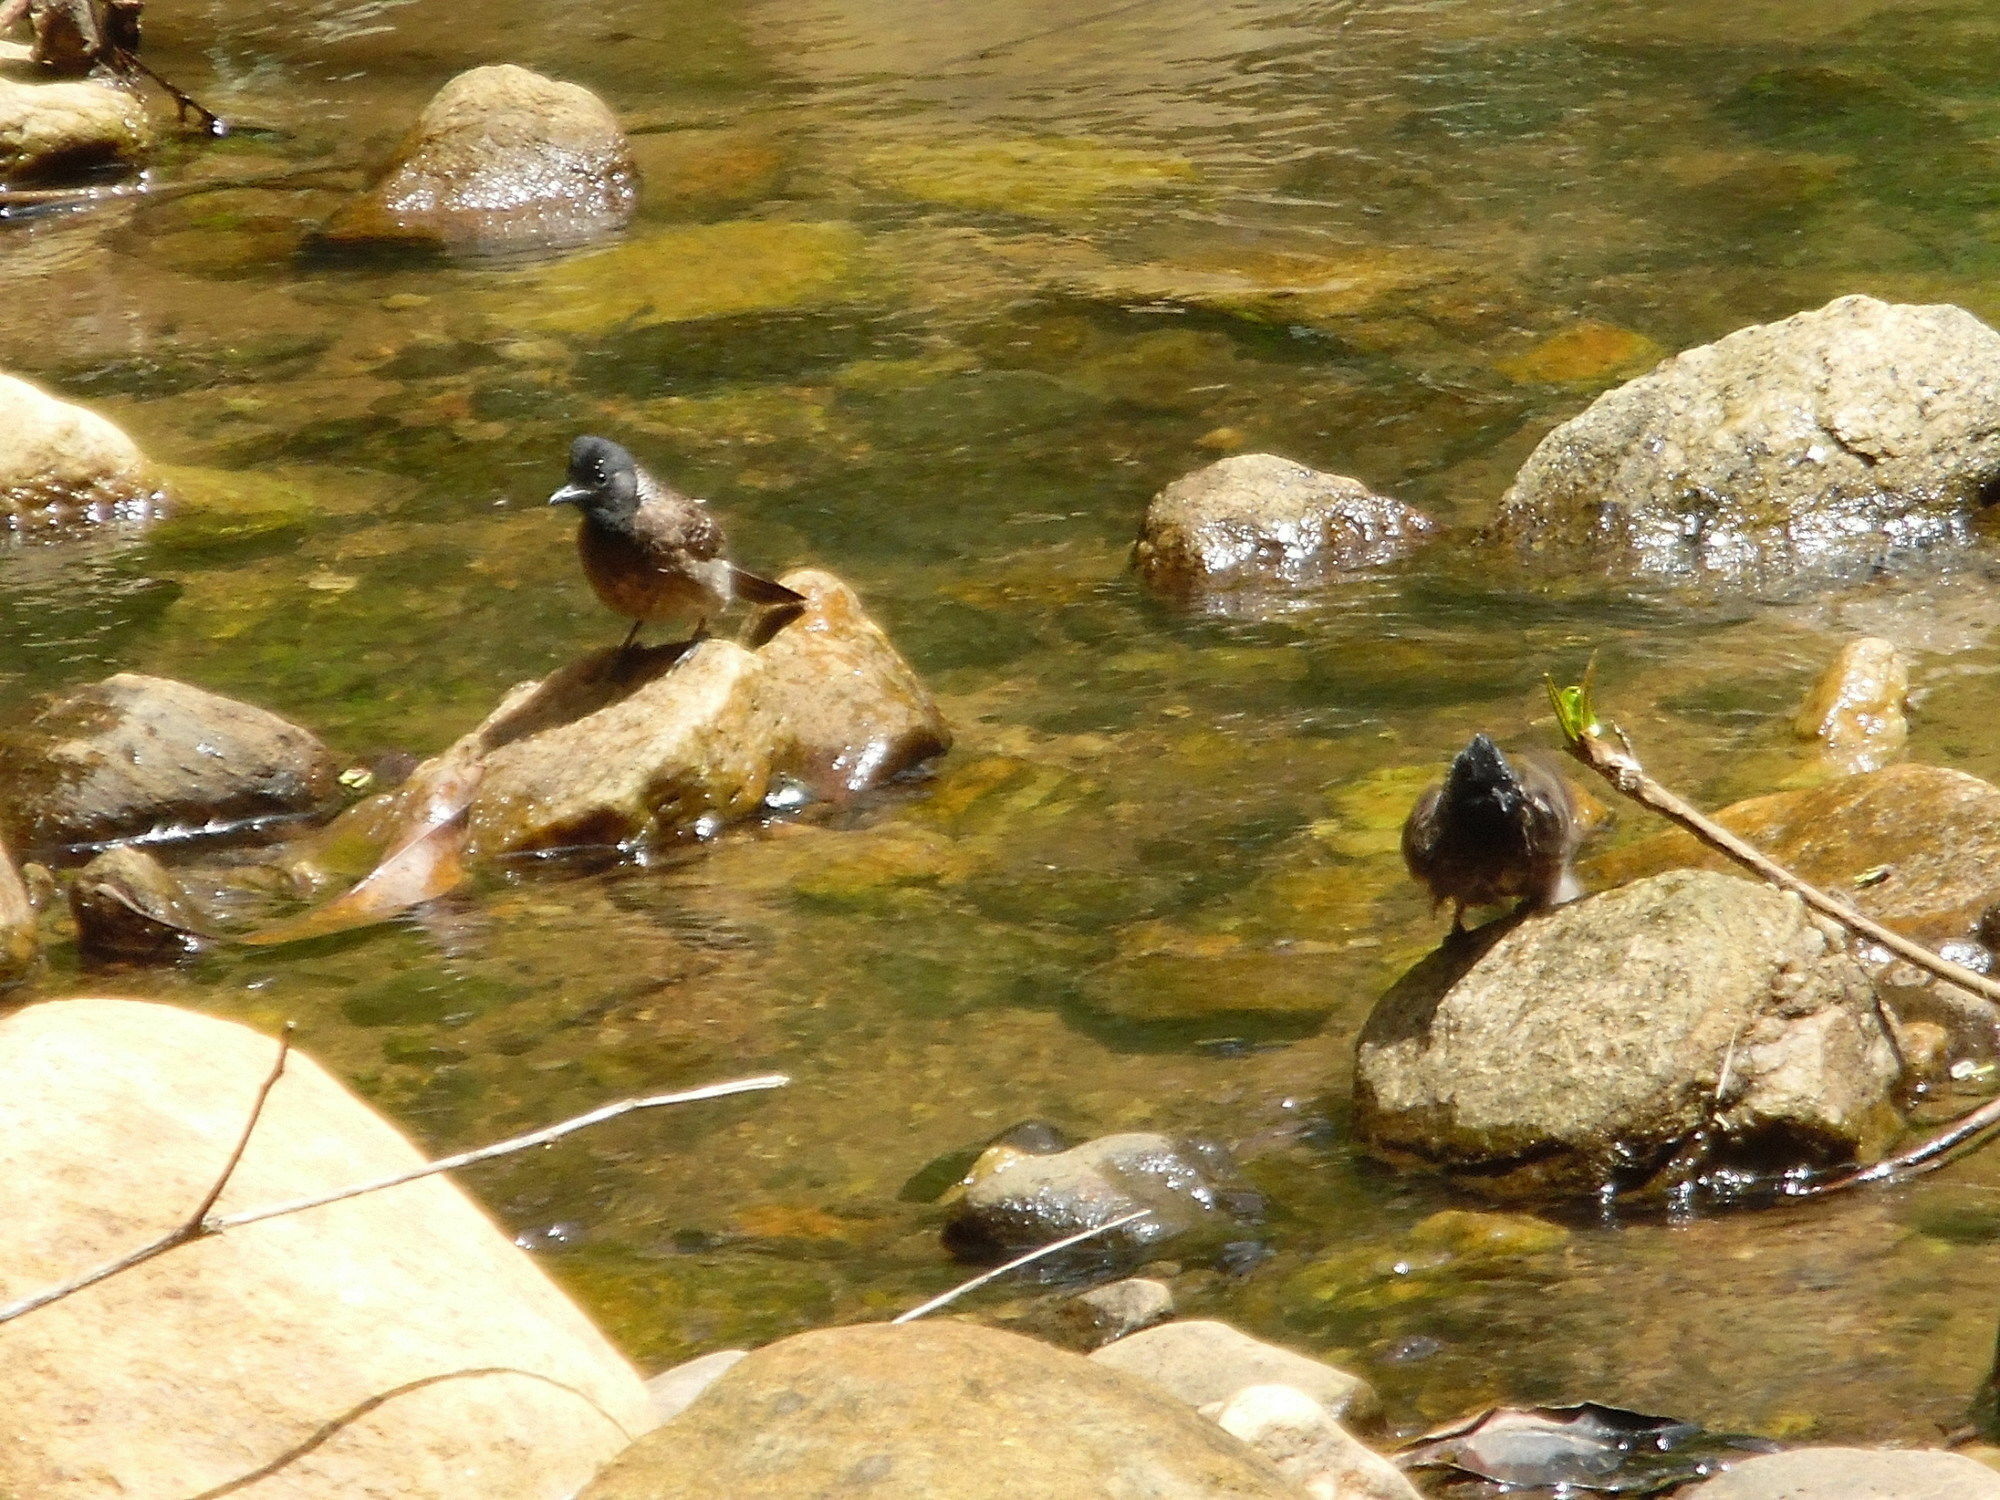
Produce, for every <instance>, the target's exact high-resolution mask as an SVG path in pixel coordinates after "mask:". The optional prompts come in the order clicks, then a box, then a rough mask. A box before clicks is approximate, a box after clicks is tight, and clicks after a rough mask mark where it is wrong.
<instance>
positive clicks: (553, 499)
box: [549, 484, 590, 505]
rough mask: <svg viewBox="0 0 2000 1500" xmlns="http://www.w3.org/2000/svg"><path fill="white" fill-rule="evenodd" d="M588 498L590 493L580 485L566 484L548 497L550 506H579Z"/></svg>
mask: <svg viewBox="0 0 2000 1500" xmlns="http://www.w3.org/2000/svg"><path fill="white" fill-rule="evenodd" d="M589 497H590V491H589V490H587V489H585V488H583V486H582V485H577V484H566V485H564V486H563V487H562V488H561V489H559V490H557V491H556V492H555V493H554V494H553V495H551V496H549V504H551V505H581V504H582V503H583V502H584V501H585V500H587V499H588V498H589Z"/></svg>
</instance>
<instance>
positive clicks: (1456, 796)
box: [1403, 734, 1583, 935]
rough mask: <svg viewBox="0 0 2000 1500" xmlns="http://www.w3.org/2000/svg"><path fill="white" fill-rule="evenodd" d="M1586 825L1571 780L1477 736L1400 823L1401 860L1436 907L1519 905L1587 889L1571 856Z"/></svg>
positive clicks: (1460, 921) (1457, 911)
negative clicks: (1514, 757) (1517, 759)
mask: <svg viewBox="0 0 2000 1500" xmlns="http://www.w3.org/2000/svg"><path fill="white" fill-rule="evenodd" d="M1581 838H1582V830H1581V828H1580V826H1579V819H1578V817H1577V810H1576V798H1575V796H1574V795H1573V794H1572V793H1571V792H1570V789H1569V783H1568V782H1567V781H1565V780H1563V778H1562V777H1561V775H1559V774H1558V773H1557V772H1555V771H1552V770H1550V769H1548V767H1546V766H1541V765H1537V764H1535V762H1533V761H1531V760H1523V761H1521V762H1520V763H1519V764H1518V765H1516V764H1514V763H1513V762H1510V761H1509V760H1508V759H1507V757H1506V756H1505V755H1502V754H1501V753H1500V747H1499V746H1498V745H1496V744H1494V743H1493V741H1492V740H1490V739H1488V738H1487V737H1486V736H1485V735H1483V734H1475V735H1474V736H1473V737H1472V740H1471V743H1469V744H1468V745H1467V746H1466V747H1465V748H1464V749H1463V750H1461V751H1459V752H1458V754H1457V755H1456V756H1455V757H1454V758H1453V760H1452V763H1451V769H1450V770H1449V771H1447V772H1446V773H1445V778H1444V780H1443V781H1441V782H1439V783H1438V784H1437V785H1436V786H1434V787H1432V788H1431V789H1430V790H1429V791H1427V792H1425V793H1424V794H1423V796H1421V797H1419V798H1418V799H1417V805H1416V806H1415V807H1414V808H1412V809H1411V810H1410V816H1409V821H1407V822H1406V823H1404V824H1403V863H1404V864H1406V865H1408V866H1409V868H1410V874H1411V875H1412V876H1414V877H1415V878H1416V879H1417V880H1418V881H1419V882H1421V883H1422V884H1423V886H1424V887H1425V888H1426V889H1427V890H1429V891H1430V893H1431V900H1432V902H1433V903H1435V904H1438V905H1442V904H1443V903H1444V902H1446V901H1450V902H1452V903H1453V905H1454V910H1453V913H1452V922H1451V930H1452V933H1453V935H1456V934H1458V933H1460V932H1463V931H1464V930H1465V909H1466V907H1468V906H1490V905H1493V904H1494V903H1496V902H1500V901H1507V900H1512V899H1515V898H1519V899H1520V901H1521V903H1522V907H1523V909H1529V908H1534V907H1541V906H1560V905H1561V904H1562V903H1563V902H1565V901H1573V900H1575V899H1576V898H1577V897H1578V896H1581V895H1582V894H1583V887H1582V886H1580V885H1578V884H1577V879H1576V876H1575V875H1574V874H1573V873H1572V872H1571V870H1570V861H1571V860H1572V859H1573V858H1575V856H1576V846H1577V844H1578V843H1579V841H1580V840H1581Z"/></svg>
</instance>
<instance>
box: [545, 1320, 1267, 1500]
mask: <svg viewBox="0 0 2000 1500" xmlns="http://www.w3.org/2000/svg"><path fill="white" fill-rule="evenodd" d="M864 1493H865V1494H866V1495H868V1496H869V1497H870V1500H938V1497H940V1496H947V1495H948V1496H951V1497H952V1500H1021V1497H1023V1496H1028V1495H1032V1496H1034V1497H1036V1500H1104V1497H1105V1496H1112V1495H1121V1496H1122V1495H1130V1496H1141V1495H1143V1496H1146V1497H1147V1500H1219V1497H1222V1496H1228V1497H1231V1500H1298V1491H1297V1490H1296V1489H1295V1488H1294V1487H1293V1486H1292V1485H1291V1484H1290V1482H1289V1481H1287V1480H1286V1479H1285V1478H1284V1477H1283V1475H1282V1474H1280V1473H1279V1471H1278V1470H1277V1469H1276V1468H1275V1467H1273V1466H1272V1465H1271V1464H1270V1463H1269V1462H1268V1461H1266V1460H1265V1459H1263V1458H1261V1457H1259V1456H1258V1455H1257V1454H1256V1453H1255V1452H1253V1451H1252V1450H1251V1449H1250V1448H1248V1447H1247V1446H1245V1445H1244V1444H1243V1443H1241V1442H1239V1441H1237V1440H1236V1439H1235V1438H1233V1437H1231V1436H1229V1434H1227V1433H1225V1432H1224V1431H1222V1430H1221V1429H1220V1428H1219V1427H1216V1426H1215V1425H1214V1424H1213V1423H1210V1422H1205V1421H1203V1420H1202V1419H1201V1418H1200V1417H1198V1416H1196V1415H1195V1413H1194V1412H1192V1411H1190V1410H1188V1409H1187V1408H1186V1407H1184V1406H1182V1405H1181V1404H1180V1403H1178V1402H1176V1401H1174V1400H1172V1399H1171V1398H1169V1397H1167V1396H1165V1395H1162V1394H1160V1393H1158V1392H1156V1391H1153V1390H1151V1389H1149V1388H1148V1387H1146V1386H1145V1385H1143V1384H1140V1383H1138V1382H1135V1381H1131V1380H1128V1379H1126V1378H1125V1377H1124V1376H1122V1375H1119V1374H1117V1373H1116V1372H1115V1371H1112V1370H1107V1369H1104V1368H1102V1367H1100V1366H1097V1365H1093V1364H1092V1363H1091V1362H1090V1361H1089V1360H1086V1359H1083V1358H1081V1357H1080V1356H1078V1355H1074V1354H1069V1353H1065V1352H1064V1351H1062V1350H1060V1349H1054V1348H1051V1347H1049V1346H1048V1345H1046V1344H1040V1343H1036V1342H1035V1341H1033V1340H1032V1339H1026V1338H1022V1337H1020V1336H1019V1335H1017V1334H1011V1333H1004V1332H1002V1331H1000V1330H998V1329H994V1328H981V1327H978V1326H976V1325H974V1324H970V1323H956V1322H949V1321H938V1322H923V1323H910V1324H904V1325H901V1326H895V1325H891V1324H883V1323H864V1324H861V1325H859V1326H856V1327H851V1328H828V1329H821V1330H819V1331H817V1332H814V1333H802V1334H798V1335H796V1336H794V1337H792V1338H787V1339H780V1340H779V1341H778V1342H777V1343H775V1344H769V1345H766V1346H765V1347H764V1348H762V1349H758V1350H756V1351H755V1352H754V1353H752V1354H751V1355H750V1356H749V1358H747V1359H745V1360H743V1361H742V1362H741V1363H740V1364H738V1365H736V1366H735V1367H734V1368H733V1369H731V1370H730V1371H729V1372H728V1373H727V1374H725V1375H724V1376H723V1377H722V1378H721V1379H720V1380H718V1381H716V1382H715V1384H714V1385H712V1386H710V1387H709V1388H708V1390H707V1391H705V1392H704V1393H703V1394H702V1395H701V1397H700V1398H699V1399H698V1400H696V1401H695V1402H694V1404H693V1405H691V1406H690V1407H688V1409H687V1410H686V1411H684V1412H682V1413H681V1414H680V1415H679V1416H678V1417H675V1418H674V1419H673V1420H672V1421H670V1422H668V1423H666V1424H665V1425H664V1426H662V1427H660V1428H659V1429H657V1430H656V1431H654V1432H652V1433H650V1434H648V1435H647V1436H646V1437H643V1438H641V1439H640V1440H639V1441H638V1442H637V1443H635V1444H633V1445H632V1447H630V1448H629V1449H627V1450H626V1451H625V1452H624V1453H623V1454H621V1455H620V1456H619V1457H618V1458H617V1459H615V1460H614V1461H613V1462H612V1463H611V1465H610V1466H609V1467H608V1468H607V1469H605V1471H604V1472H603V1473H602V1474H600V1475H599V1476H598V1477H597V1479H596V1481H595V1482H594V1483H592V1484H591V1485H590V1486H589V1487H588V1488H587V1489H585V1490H584V1492H583V1494H582V1495H581V1496H580V1497H579V1500H695V1497H699V1500H807V1497H812V1496H833V1495H847V1494H864Z"/></svg>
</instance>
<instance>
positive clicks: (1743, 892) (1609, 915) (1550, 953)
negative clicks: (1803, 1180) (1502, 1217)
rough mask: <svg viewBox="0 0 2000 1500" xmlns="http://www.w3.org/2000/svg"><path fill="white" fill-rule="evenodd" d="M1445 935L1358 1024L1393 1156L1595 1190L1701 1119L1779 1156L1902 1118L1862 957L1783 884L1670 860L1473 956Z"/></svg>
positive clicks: (1746, 1147)
mask: <svg viewBox="0 0 2000 1500" xmlns="http://www.w3.org/2000/svg"><path fill="white" fill-rule="evenodd" d="M1448 954H1449V950H1444V951H1441V953H1440V954H1438V955H1434V956H1433V958H1432V959H1429V960H1426V961H1425V962H1424V963H1423V964H1420V965H1418V967H1417V968H1416V969H1413V970H1412V971H1411V972H1410V973H1409V974H1408V975H1406V976H1404V978H1403V979H1402V980H1401V981H1399V982H1398V983H1397V985H1396V986H1395V987H1394V988H1392V989H1391V990H1390V991H1389V993H1388V994H1386V995H1385V996H1383V998H1382V999H1381V1001H1380V1002H1379V1003H1378V1004H1377V1005H1376V1007H1375V1010H1374V1012H1373V1013H1372V1014H1371V1015H1370V1016H1369V1018H1368V1021H1367V1024H1366V1025H1365V1026H1364V1027H1363V1029H1362V1033H1361V1039H1360V1044H1359V1049H1358V1056H1357V1059H1356V1070H1355V1095H1356V1113H1357V1126H1358V1128H1359V1130H1360V1132H1361V1133H1362V1135H1363V1136H1364V1138H1365V1139H1366V1140H1368V1141H1369V1143H1370V1144H1371V1145H1373V1146H1374V1147H1375V1148H1376V1149H1377V1150H1379V1151H1381V1152H1383V1153H1384V1154H1385V1155H1388V1156H1389V1157H1391V1158H1392V1159H1411V1158H1414V1159H1416V1160H1418V1161H1422V1162H1427V1163H1430V1164H1434V1165H1437V1166H1442V1167H1447V1168H1453V1169H1457V1170H1459V1171H1461V1172H1465V1173H1467V1174H1470V1175H1468V1177H1467V1180H1468V1182H1469V1183H1471V1185H1474V1186H1478V1187H1482V1188H1484V1189H1486V1190H1489V1191H1493V1192H1497V1193H1542V1192H1548V1193H1578V1194H1581V1193H1591V1192H1596V1191H1598V1190H1599V1189H1601V1188H1602V1187H1603V1186H1604V1185H1606V1184H1607V1183H1611V1182H1617V1183H1620V1184H1621V1185H1624V1186H1628V1187H1632V1186H1638V1185H1640V1184H1643V1183H1645V1182H1647V1181H1648V1180H1649V1179H1650V1178H1651V1177H1652V1176H1653V1175H1654V1174H1655V1173H1657V1172H1658V1171H1659V1170H1660V1169H1661V1168H1662V1167H1665V1166H1666V1165H1667V1164H1668V1162H1669V1161H1670V1159H1671V1158H1672V1157H1673V1155H1674V1153H1675V1152H1676V1151H1677V1150H1679V1149H1680V1148H1681V1147H1682V1146H1683V1145H1684V1144H1685V1143H1686V1142H1687V1141H1688V1140H1689V1139H1690V1138H1691V1137H1692V1136H1694V1134H1695V1133H1696V1132H1697V1131H1698V1130H1703V1129H1707V1130H1708V1131H1709V1134H1710V1141H1711V1144H1712V1147H1713V1149H1714V1152H1715V1154H1716V1157H1717V1158H1719V1159H1722V1160H1732V1159H1741V1160H1743V1161H1745V1162H1746V1163H1749V1164H1753V1165H1755V1166H1757V1167H1759V1168H1761V1169H1764V1170H1781V1169H1784V1168H1788V1167H1791V1166H1795V1165H1800V1164H1822V1163H1828V1162H1835V1161H1842V1160H1848V1159H1852V1158H1855V1157H1863V1158H1865V1157H1868V1156H1870V1155H1874V1154H1878V1153H1879V1152H1880V1151H1881V1150H1882V1149H1883V1148H1884V1147H1885V1146H1886V1145H1887V1143H1888V1141H1889V1140H1890V1139H1891V1138H1892V1136H1893V1135H1894V1133H1895V1132H1896V1130H1897V1129H1898V1128H1899V1126H1900V1117H1899V1115H1898V1112H1897V1110H1896V1107H1895V1104H1894V1100H1893V1095H1894V1090H1895V1088H1896V1085H1897V1083H1898V1081H1899V1078H1900V1072H1901V1070H1900V1067H1899V1064H1898V1062H1897V1058H1896V1054H1895V1052H1894V1050H1893V1048H1892V1047H1891V1045H1890V1043H1889V1041H1888V1039H1887V1038H1886V1036H1885V1035H1884V1033H1883V1030H1882V1025H1881V1022H1880V1020H1879V1019H1878V1015H1877V1011H1876V1007H1875V1002H1874V996H1873V992H1872V990H1871V988H1870V985H1869V981H1868V978H1867V976H1866V975H1865V974H1864V973H1863V972H1862V970H1861V969H1860V967H1859V966H1858V965H1857V964H1856V963H1855V961H1854V960H1853V959H1852V958H1851V957H1850V956H1849V955H1848V953H1847V952H1846V950H1845V948H1844V946H1843V945H1842V943H1841V941H1840V940H1839V938H1838V937H1837V936H1829V934H1828V932H1827V931H1826V930H1825V929H1824V928H1823V927H1822V926H1821V925H1820V924H1819V923H1817V922H1816V921H1815V920H1814V919H1813V918H1812V917H1811V915H1810V914H1809V913H1808V912H1807V911H1806V909H1805V907H1804V905H1803V904H1802V903H1801V902H1800V901H1799V900H1798V898H1797V897H1795V896H1792V895H1790V894H1788V893H1786V892H1781V891H1777V890H1774V889H1772V888H1771V887H1768V886H1763V885H1757V884H1753V883H1752V882H1750V881H1747V880H1739V879H1736V878H1735V877H1733V876H1727V875H1717V874H1711V873H1709V872H1706V871H1695V870H1683V871H1675V872H1673V873H1670V874H1666V875H1659V876H1655V877H1653V878H1652V879H1649V880H1642V881H1638V882H1636V883H1634V884H1632V885H1629V886H1625V887H1623V888H1622V889H1619V890H1615V891H1610V892H1607V893H1605V894H1603V895H1598V896H1592V897H1587V898H1585V899H1584V900H1582V901H1577V902H1574V903H1572V904H1570V905H1568V906H1564V907H1561V908H1558V909H1557V910H1555V911H1552V912H1549V913H1547V914H1545V915H1542V916H1539V917H1536V918H1534V919H1532V920H1530V921H1527V922H1524V923H1522V924H1521V925H1520V926H1518V927H1515V928H1514V929H1513V930H1512V931H1509V932H1507V933H1506V934H1505V935H1504V936H1502V937H1500V938H1499V940H1498V941H1497V942H1495V943H1493V944H1492V946H1491V947H1490V948H1488V949H1487V950H1486V951H1485V952H1484V953H1483V954H1482V955H1480V956H1479V957H1478V959H1477V961H1476V962H1474V963H1473V964H1472V967H1471V968H1470V970H1469V971H1466V972H1464V973H1463V977H1458V978H1456V979H1454V978H1453V976H1452V974H1451V972H1450V970H1449V968H1448V967H1447V966H1446V964H1445V960H1446V959H1447V957H1448ZM1725 1070H1726V1071H1725Z"/></svg>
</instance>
